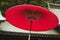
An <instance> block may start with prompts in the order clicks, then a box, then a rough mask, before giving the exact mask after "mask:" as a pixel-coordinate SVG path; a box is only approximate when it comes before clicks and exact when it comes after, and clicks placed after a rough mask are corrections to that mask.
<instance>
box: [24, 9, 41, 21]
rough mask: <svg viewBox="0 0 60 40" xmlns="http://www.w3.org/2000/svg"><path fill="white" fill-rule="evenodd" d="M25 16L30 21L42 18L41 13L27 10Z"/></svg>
mask: <svg viewBox="0 0 60 40" xmlns="http://www.w3.org/2000/svg"><path fill="white" fill-rule="evenodd" d="M24 16H25V17H27V18H28V19H30V20H37V19H39V18H41V13H40V12H37V11H32V10H27V11H25V12H24Z"/></svg>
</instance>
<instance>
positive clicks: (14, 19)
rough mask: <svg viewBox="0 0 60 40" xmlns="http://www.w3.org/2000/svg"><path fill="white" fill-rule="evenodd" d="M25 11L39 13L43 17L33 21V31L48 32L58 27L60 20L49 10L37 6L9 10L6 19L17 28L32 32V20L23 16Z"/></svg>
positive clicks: (21, 6) (20, 6)
mask: <svg viewBox="0 0 60 40" xmlns="http://www.w3.org/2000/svg"><path fill="white" fill-rule="evenodd" d="M25 10H32V11H39V12H40V13H41V15H42V17H41V18H40V19H38V20H35V21H33V23H32V31H46V30H51V29H53V28H55V27H56V26H57V25H58V22H59V21H58V18H57V16H56V15H54V14H53V13H52V12H50V11H49V10H48V9H45V8H43V7H40V6H35V5H17V6H14V7H11V8H9V9H8V10H7V11H6V13H5V17H6V19H7V21H8V22H9V23H11V24H12V25H14V26H15V27H18V28H21V29H24V30H30V20H28V19H27V18H26V17H25V16H23V12H24V11H25Z"/></svg>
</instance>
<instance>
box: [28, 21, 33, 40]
mask: <svg viewBox="0 0 60 40" xmlns="http://www.w3.org/2000/svg"><path fill="white" fill-rule="evenodd" d="M31 31H32V20H31V21H30V32H29V35H28V40H30V39H31Z"/></svg>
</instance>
